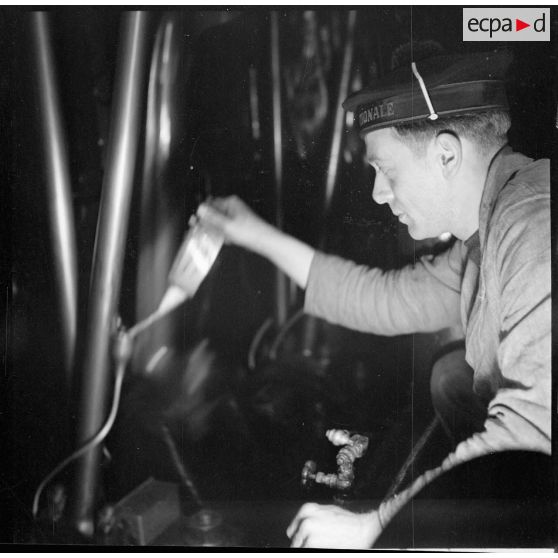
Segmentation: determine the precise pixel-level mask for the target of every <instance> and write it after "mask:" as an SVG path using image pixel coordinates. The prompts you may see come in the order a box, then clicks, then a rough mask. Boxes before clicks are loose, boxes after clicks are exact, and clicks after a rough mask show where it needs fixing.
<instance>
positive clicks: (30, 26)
mask: <svg viewBox="0 0 558 558" xmlns="http://www.w3.org/2000/svg"><path fill="white" fill-rule="evenodd" d="M548 24H549V25H550V26H551V27H552V29H553V32H554V31H555V30H556V29H557V26H558V19H557V17H556V12H555V11H553V12H552V17H551V20H550V21H549V22H548ZM0 26H1V27H2V28H3V29H4V31H3V32H2V34H1V36H0V41H1V42H2V52H3V53H4V55H3V56H2V65H3V70H4V71H3V72H2V74H1V76H0V95H1V97H2V102H1V103H0V107H1V108H0V110H1V111H2V121H3V122H4V126H3V129H4V130H5V132H6V133H5V134H2V136H3V138H2V142H3V152H4V153H6V154H8V155H7V159H6V161H7V163H5V164H4V165H3V171H4V174H5V181H6V182H7V183H8V184H10V185H11V188H4V189H3V190H4V191H3V194H2V195H3V196H4V197H3V200H2V205H3V206H4V207H5V208H7V215H8V217H7V218H6V219H5V221H4V223H3V224H2V233H1V234H2V237H4V238H6V239H8V242H7V249H6V250H5V255H4V262H3V263H4V264H5V265H4V266H3V268H4V269H5V270H6V273H5V274H4V275H3V280H5V285H6V287H5V289H4V291H5V292H6V293H7V294H6V295H5V299H6V309H5V313H6V318H5V319H4V320H2V321H3V324H2V326H1V327H2V329H3V334H4V338H5V339H6V340H7V342H6V350H5V353H4V354H3V359H4V369H5V371H6V372H5V374H4V375H3V380H2V382H3V384H2V391H3V392H4V393H5V394H6V396H7V397H6V401H7V405H6V412H5V413H2V415H3V418H4V419H5V420H4V421H3V423H4V426H3V427H2V433H1V435H2V447H3V448H6V450H5V451H4V450H3V453H4V455H5V456H6V457H7V467H5V468H3V473H2V488H1V490H2V492H3V496H4V498H5V500H6V502H7V505H6V506H5V510H7V512H8V513H7V514H6V518H5V519H4V520H3V522H2V523H3V527H4V530H5V534H4V535H3V537H2V538H1V540H0V542H1V543H3V544H7V545H12V544H15V545H28V544H32V545H46V544H57V545H77V544H93V545H98V546H99V547H101V546H121V545H127V546H150V547H158V546H187V547H213V548H217V547H224V548H230V547H247V548H285V547H288V546H289V544H290V541H289V538H288V537H287V534H286V530H287V527H288V525H289V522H290V521H291V520H292V518H293V517H294V515H295V514H296V512H297V510H298V509H299V508H300V507H301V506H302V505H303V504H304V503H305V502H320V503H322V504H334V505H338V506H341V507H342V508H346V509H350V510H356V511H358V510H361V509H364V508H366V506H368V505H369V504H370V503H372V505H377V504H378V503H380V502H381V501H383V500H384V499H385V498H387V497H388V496H390V495H393V494H395V493H396V492H398V491H399V490H400V489H401V488H402V487H403V486H405V485H407V484H408V483H409V482H410V481H412V480H413V479H414V478H416V477H417V476H418V475H419V474H420V473H422V472H423V471H425V470H426V469H429V468H431V467H434V466H436V465H438V463H439V462H440V461H441V460H442V459H443V458H444V457H445V456H446V455H447V454H448V452H449V451H451V449H452V445H451V444H452V440H451V439H450V437H448V435H447V433H446V432H445V431H444V428H443V427H442V425H441V424H440V421H439V420H438V418H437V415H436V413H435V411H434V408H433V406H432V402H431V400H430V389H431V387H430V378H431V374H432V373H433V369H435V368H436V367H441V366H453V362H454V361H452V360H451V359H452V358H455V359H461V360H463V359H464V354H465V350H464V343H463V338H462V336H459V335H456V334H455V332H454V331H452V330H450V329H444V330H441V331H436V332H432V333H420V334H405V335H395V336H381V335H374V334H371V333H366V332H362V331H355V330H352V329H349V328H347V327H343V326H340V325H334V324H332V323H330V322H328V321H326V320H323V319H320V318H316V317H313V316H311V315H309V314H307V313H306V312H305V295H304V290H303V289H301V288H300V287H299V286H297V284H296V283H295V282H294V281H293V280H291V279H290V278H289V277H288V276H287V275H286V274H284V273H283V272H282V271H280V270H279V269H278V268H276V267H275V266H274V265H273V264H272V263H270V262H269V261H268V260H266V259H265V258H263V257H261V256H260V255H258V254H256V253H254V252H250V251H248V250H246V249H243V248H242V247H239V246H235V245H233V244H231V243H229V242H227V241H226V240H225V239H224V238H223V237H221V236H220V235H219V234H218V233H216V232H212V231H210V230H209V231H208V230H203V229H200V227H199V225H198V222H197V217H196V216H197V211H198V208H199V206H200V204H202V203H204V202H206V201H207V200H212V199H216V198H223V197H226V196H237V197H239V198H241V199H242V200H243V201H244V202H246V203H247V204H248V205H249V206H250V207H251V208H252V209H253V210H254V211H255V212H256V213H257V214H258V215H259V216H260V217H261V218H262V219H264V220H265V221H267V222H269V223H272V224H273V225H274V226H276V227H277V228H278V229H280V230H282V231H285V232H286V233H288V234H289V235H292V236H293V237H296V238H298V239H300V240H302V241H303V242H305V243H307V244H309V245H311V246H313V247H314V248H316V249H319V250H320V251H323V252H327V253H329V254H333V255H338V256H340V257H343V258H348V259H350V260H352V261H354V262H356V263H357V264H363V265H366V266H371V267H379V268H382V269H384V270H394V269H397V268H400V267H402V266H403V265H406V264H413V263H414V262H416V261H417V260H418V259H419V258H421V257H422V256H424V255H429V254H432V255H434V254H438V253H441V252H443V251H444V250H446V249H447V248H448V247H450V246H452V244H453V242H455V238H454V237H453V236H452V235H450V234H447V235H442V236H439V237H436V238H428V239H425V240H414V239H413V238H412V237H411V236H410V235H409V232H408V230H407V227H406V226H405V225H404V224H402V223H401V222H400V221H399V220H398V219H397V217H396V216H394V215H393V214H392V213H391V211H390V210H389V207H388V206H387V205H378V204H375V203H373V201H372V188H373V184H374V170H373V169H372V168H371V167H370V165H369V164H368V162H367V160H366V153H365V145H364V144H363V142H362V141H361V139H360V137H359V134H358V131H357V130H356V129H355V128H354V126H353V120H352V117H350V116H349V115H348V114H347V113H345V111H344V110H343V108H342V106H341V103H342V101H343V100H344V99H345V98H346V97H347V96H348V95H349V94H350V93H352V92H354V91H356V90H359V89H361V88H362V87H364V85H366V84H367V83H369V82H370V81H371V80H374V79H377V78H380V77H382V76H384V75H386V74H387V73H388V72H389V71H391V70H393V69H394V67H396V66H397V65H398V64H399V63H401V59H405V58H406V57H407V58H408V57H409V48H410V47H409V45H413V44H414V42H420V43H421V45H422V48H425V49H433V50H434V51H437V50H438V49H440V50H443V51H447V52H451V53H471V52H473V53H474V52H482V51H483V50H486V49H487V48H492V47H493V46H494V45H493V44H490V45H488V46H487V44H486V43H483V42H476V43H475V42H463V41H462V8H461V7H450V6H439V7H428V6H414V7H410V6H393V7H389V6H374V7H373V6H366V7H364V6H361V7H355V8H354V9H348V8H341V7H330V8H316V9H313V8H312V9H311V8H307V9H298V8H294V7H277V8H273V9H271V8H266V7H263V6H260V7H246V8H242V9H240V8H222V9H217V8H209V7H206V8H203V7H198V8H180V7H177V6H171V7H167V8H164V7H163V8H157V9H148V8H145V9H139V10H136V9H129V8H124V7H108V6H83V7H78V6H60V7H51V8H48V9H44V10H41V9H31V8H17V7H4V8H2V9H1V10H0ZM557 44H558V43H557V42H556V41H554V42H552V43H544V42H540V43H537V42H530V43H527V42H525V43H509V45H507V46H508V47H509V48H510V49H511V50H512V51H513V55H514V59H513V72H512V75H513V76H514V79H515V81H514V80H511V81H510V82H509V84H508V91H509V92H510V111H511V114H512V122H513V125H512V128H511V130H510V133H509V139H510V144H511V145H512V147H513V148H514V150H516V151H521V152H522V153H524V154H526V155H527V156H529V157H532V158H542V157H550V156H551V155H552V152H553V148H554V147H555V145H556V144H555V141H556V127H557V116H556V101H557V98H558V95H557V81H556V69H557V58H556V54H557V52H556V48H557V47H556V45H557ZM417 48H418V47H417ZM518 76H520V78H518ZM448 355H450V357H448ZM448 358H449V359H448ZM448 363H449V364H448ZM518 459H520V456H519V457H518ZM521 463H522V462H521V461H520V460H519V461H518V462H517V463H514V465H513V466H509V462H503V464H502V467H501V469H499V471H500V472H501V475H502V476H499V477H498V478H499V479H502V478H503V475H505V474H507V473H504V472H502V471H508V472H510V471H511V472H513V473H514V474H518V473H519V471H521V467H522V465H521ZM529 466H531V465H529ZM541 467H543V468H544V467H546V465H545V464H543V465H541ZM544 471H546V469H544ZM471 474H473V473H471ZM474 474H475V475H479V479H481V480H482V482H480V481H479V484H483V483H484V484H486V485H489V484H494V482H495V481H494V478H493V477H491V476H490V475H488V474H487V475H486V476H485V477H484V478H483V477H482V473H481V472H478V471H477V472H475V473H474ZM510 474H511V473H510ZM499 475H500V473H499ZM545 475H546V473H541V475H540V477H537V483H538V486H539V489H540V494H539V493H537V494H536V495H535V497H534V498H535V500H533V498H527V500H528V503H527V504H525V505H526V506H527V508H521V509H520V508H517V507H513V506H506V505H504V503H503V501H502V502H500V501H498V500H497V499H491V500H490V501H485V500H483V499H482V497H480V496H479V495H478V494H472V495H471V494H469V495H464V496H463V502H462V505H461V506H460V508H459V510H460V511H459V513H460V514H462V515H461V516H459V515H457V516H456V519H455V521H456V524H457V523H459V522H461V521H462V522H463V523H466V522H468V518H471V517H476V518H483V519H482V520H483V521H486V522H489V523H490V522H491V521H494V522H495V523H499V524H500V528H501V529H500V530H498V529H496V528H495V529H494V531H493V535H492V536H488V537H487V538H486V539H483V538H482V537H480V538H479V536H478V533H477V531H476V530H475V529H474V528H473V527H471V528H470V529H469V530H466V532H464V533H461V534H460V535H459V536H457V535H455V533H454V532H453V531H451V530H450V531H451V532H449V533H448V534H447V537H446V538H444V537H443V536H442V535H443V533H442V534H440V529H438V528H437V517H439V516H442V515H444V514H445V513H446V507H445V506H446V503H447V500H448V498H446V497H445V496H444V489H443V488H442V489H440V493H438V494H436V495H434V496H430V499H429V500H422V501H421V500H417V501H416V503H415V508H414V510H413V511H412V512H409V513H412V517H411V516H408V517H407V516H405V517H403V518H402V519H401V520H400V521H399V523H397V522H395V523H394V524H393V525H391V526H390V529H387V530H386V531H385V532H384V533H383V535H382V538H381V539H380V540H379V541H378V543H377V544H378V545H379V547H381V548H437V547H440V546H441V547H444V548H445V547H448V546H462V547H464V548H477V547H492V548H493V547H499V546H503V547H506V548H514V547H528V548H539V547H547V546H553V545H554V543H553V540H554V541H555V540H556V539H555V538H554V534H553V531H554V527H552V526H551V525H549V523H551V522H552V519H551V516H548V517H547V516H546V515H545V514H546V513H547V510H548V508H545V507H541V506H539V503H540V499H542V500H544V499H545V498H546V497H548V495H549V493H548V492H545V491H546V490H547V489H548V486H549V485H548V483H549V482H550V483H551V474H550V473H549V474H548V476H545ZM513 478H516V477H513ZM541 479H543V480H541ZM513 482H515V481H513ZM537 483H535V484H537ZM518 493H522V492H521V489H518ZM531 495H532V494H531ZM539 496H540V497H539ZM518 497H519V496H518ZM537 498H539V500H537ZM544 501H545V502H546V500H544ZM533 502H534V503H533ZM531 505H532V508H530V507H528V506H531ZM545 505H546V504H545ZM525 509H529V510H531V511H530V512H529V513H528V514H527V512H525ZM421 510H422V511H421ZM521 510H523V511H521ZM525 514H527V515H530V517H531V519H532V520H533V522H535V523H536V521H538V522H539V523H536V527H535V528H534V530H533V532H532V533H530V534H529V533H528V534H527V535H526V534H525V533H526V531H525V530H523V531H522V530H521V529H517V528H514V527H513V526H514V525H515V526H516V525H517V523H518V521H519V522H521V521H523V519H522V518H523V517H524V515H525ZM495 518H498V520H496V519H495ZM502 518H505V519H502ZM415 521H417V522H419V523H420V522H421V521H422V522H423V523H424V524H428V525H431V527H429V528H426V529H424V532H425V533H428V535H427V536H424V537H423V538H422V539H421V538H420V537H418V536H416V535H415V533H414V526H415ZM425 522H426V523H425ZM428 522H430V523H428ZM541 525H542V527H541ZM547 527H548V529H547ZM525 529H527V527H526V528H525ZM452 533H453V534H452ZM502 533H504V534H502ZM452 537H453V538H452ZM448 541H449V542H448Z"/></svg>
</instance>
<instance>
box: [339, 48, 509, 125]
mask: <svg viewBox="0 0 558 558" xmlns="http://www.w3.org/2000/svg"><path fill="white" fill-rule="evenodd" d="M510 63H511V54H510V53H509V51H507V50H500V51H494V52H482V53H474V54H461V55H459V54H458V55H455V54H452V55H447V54H439V55H436V56H431V57H429V58H426V59H422V60H414V61H411V62H410V63H408V64H405V65H403V66H401V67H399V68H398V69H396V70H395V71H393V72H392V73H391V74H389V75H388V76H386V77H385V78H382V79H379V80H377V81H376V82H373V83H372V84H371V85H370V86H369V87H367V88H365V89H362V90H360V91H357V92H356V93H353V94H352V95H350V96H349V97H348V98H347V99H346V100H345V102H344V103H343V108H344V109H345V110H347V111H350V112H354V123H355V127H356V129H357V130H358V132H359V133H360V135H361V136H364V135H365V134H366V133H368V132H370V131H373V130H377V129H380V128H387V127H390V126H395V125H397V124H404V123H408V122H412V121H419V120H425V119H430V120H435V119H437V118H438V117H440V118H441V117H445V116H453V115H459V114H464V113H473V112H481V111H485V110H490V109H507V108H508V102H507V97H506V91H505V84H504V77H505V73H506V70H507V68H508V66H509V64H510Z"/></svg>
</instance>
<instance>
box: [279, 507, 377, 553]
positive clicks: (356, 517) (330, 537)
mask: <svg viewBox="0 0 558 558" xmlns="http://www.w3.org/2000/svg"><path fill="white" fill-rule="evenodd" d="M381 532H382V528H381V526H380V521H379V518H378V512H377V511H376V510H373V511H371V512H368V513H353V512H350V511H347V510H344V509H342V508H339V507H338V506H322V505H319V504H304V506H302V507H301V508H300V510H299V511H298V513H297V514H296V516H295V518H294V519H293V520H292V522H291V524H290V525H289V527H288V528H287V536H288V537H289V538H290V539H291V547H293V548H370V547H371V546H372V545H373V544H374V543H375V542H376V539H377V538H378V536H379V535H380V533H381Z"/></svg>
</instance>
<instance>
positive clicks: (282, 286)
mask: <svg viewBox="0 0 558 558" xmlns="http://www.w3.org/2000/svg"><path fill="white" fill-rule="evenodd" d="M270 40H271V85H272V104H273V159H274V178H275V224H276V226H277V228H279V229H282V228H283V114H282V105H281V65H280V62H281V61H280V55H279V16H278V14H277V12H276V11H273V12H271V14H270ZM275 273H276V275H275V320H276V322H277V324H278V325H279V326H282V325H283V324H284V323H285V321H286V320H287V313H288V302H287V288H288V279H287V277H286V275H285V274H284V273H283V272H281V271H280V270H279V269H277V270H276V272H275Z"/></svg>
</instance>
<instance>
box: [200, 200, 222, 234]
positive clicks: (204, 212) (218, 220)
mask: <svg viewBox="0 0 558 558" xmlns="http://www.w3.org/2000/svg"><path fill="white" fill-rule="evenodd" d="M196 214H197V216H198V217H199V218H200V219H201V220H202V222H204V223H207V224H209V225H213V226H214V227H217V228H220V229H223V228H224V227H225V224H226V222H227V217H226V216H225V215H223V214H222V213H220V212H219V211H217V210H216V209H213V208H212V207H211V206H209V205H208V204H206V203H202V204H200V206H199V207H198V210H197V212H196Z"/></svg>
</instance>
